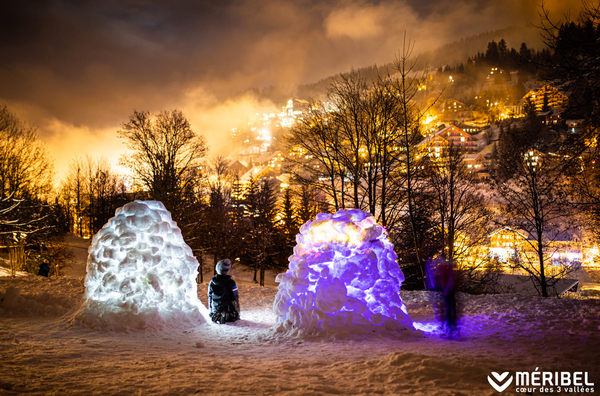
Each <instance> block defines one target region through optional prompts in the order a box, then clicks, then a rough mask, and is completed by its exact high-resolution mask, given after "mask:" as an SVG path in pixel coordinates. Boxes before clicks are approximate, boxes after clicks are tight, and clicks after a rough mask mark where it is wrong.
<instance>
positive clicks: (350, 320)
mask: <svg viewBox="0 0 600 396" xmlns="http://www.w3.org/2000/svg"><path fill="white" fill-rule="evenodd" d="M296 242H297V245H296V247H295V248H294V254H293V255H292V256H290V258H289V268H288V271H287V272H286V273H284V274H279V275H278V276H277V278H276V279H275V280H276V281H277V282H278V283H279V290H278V293H277V296H276V297H275V303H274V306H273V310H274V312H275V315H277V330H278V331H280V332H288V333H290V334H315V335H316V334H320V333H323V332H325V333H330V334H333V335H339V334H342V333H344V334H346V333H351V334H359V335H362V334H365V333H366V332H372V331H374V332H381V331H383V332H390V331H396V332H399V331H402V330H413V329H414V327H413V325H412V320H411V319H410V317H409V316H408V315H407V313H406V307H405V306H404V304H403V303H402V299H401V298H400V287H401V285H402V282H403V281H404V274H402V271H401V270H400V267H399V266H398V263H397V262H396V258H397V255H396V253H395V252H394V246H393V245H392V243H391V242H390V241H389V239H388V236H387V232H386V231H385V228H383V227H381V226H380V225H378V224H376V221H375V218H374V217H373V216H372V215H370V214H369V213H365V212H363V211H360V210H357V209H351V210H345V209H342V210H340V211H338V212H337V213H336V214H334V215H331V214H327V213H320V214H318V215H317V217H316V219H315V220H314V221H312V222H311V221H309V222H307V223H306V224H304V225H303V226H302V227H301V228H300V233H299V234H298V235H297V236H296Z"/></svg>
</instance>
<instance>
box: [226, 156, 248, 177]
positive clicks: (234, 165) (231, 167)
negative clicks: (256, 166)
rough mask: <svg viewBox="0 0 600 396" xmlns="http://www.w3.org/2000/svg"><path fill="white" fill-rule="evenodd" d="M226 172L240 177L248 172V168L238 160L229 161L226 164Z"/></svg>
mask: <svg viewBox="0 0 600 396" xmlns="http://www.w3.org/2000/svg"><path fill="white" fill-rule="evenodd" d="M227 171H228V172H229V173H231V174H232V175H234V176H237V177H240V176H241V175H243V174H244V173H246V172H248V168H247V167H246V166H245V165H244V164H242V163H241V162H240V161H238V160H230V161H228V163H227Z"/></svg>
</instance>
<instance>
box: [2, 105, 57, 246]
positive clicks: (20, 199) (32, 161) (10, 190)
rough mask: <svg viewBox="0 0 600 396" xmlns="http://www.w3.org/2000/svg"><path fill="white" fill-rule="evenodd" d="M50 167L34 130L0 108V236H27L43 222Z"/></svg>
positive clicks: (45, 223)
mask: <svg viewBox="0 0 600 396" xmlns="http://www.w3.org/2000/svg"><path fill="white" fill-rule="evenodd" d="M52 176H53V164H52V160H51V159H50V156H49V155H48V151H47V149H46V147H45V146H44V145H43V143H42V142H41V141H40V140H39V138H38V135H37V133H36V129H35V128H34V127H33V126H31V125H28V124H26V123H24V122H22V121H19V119H18V118H17V117H16V116H15V115H14V114H13V113H11V112H10V111H9V110H8V108H7V107H6V106H0V234H4V235H10V236H11V237H12V236H13V235H12V234H15V233H16V234H18V235H23V236H25V235H31V234H34V233H39V232H40V231H43V230H47V229H50V228H52V227H53V225H52V224H51V223H49V222H48V221H47V220H50V219H49V218H48V216H49V213H48V208H49V205H48V204H47V199H48V196H49V194H50V193H51V191H52Z"/></svg>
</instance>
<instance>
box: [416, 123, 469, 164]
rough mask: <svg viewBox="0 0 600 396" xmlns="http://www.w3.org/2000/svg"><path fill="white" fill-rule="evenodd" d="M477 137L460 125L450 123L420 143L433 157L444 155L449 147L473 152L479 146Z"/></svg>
mask: <svg viewBox="0 0 600 396" xmlns="http://www.w3.org/2000/svg"><path fill="white" fill-rule="evenodd" d="M477 144H478V143H477V139H475V138H474V137H473V136H471V135H469V134H468V133H466V132H465V131H463V130H462V129H460V128H459V127H456V126H454V125H450V126H449V127H446V128H443V129H440V130H439V131H437V132H435V133H434V134H432V135H431V136H429V137H427V138H425V139H424V140H423V141H422V142H421V143H419V144H418V147H420V148H421V149H422V150H424V151H425V152H426V154H427V155H429V156H430V157H432V158H438V157H441V156H443V155H444V154H445V153H446V150H448V147H450V145H452V146H453V147H458V148H459V149H460V151H461V152H462V153H473V152H474V151H475V150H476V148H477Z"/></svg>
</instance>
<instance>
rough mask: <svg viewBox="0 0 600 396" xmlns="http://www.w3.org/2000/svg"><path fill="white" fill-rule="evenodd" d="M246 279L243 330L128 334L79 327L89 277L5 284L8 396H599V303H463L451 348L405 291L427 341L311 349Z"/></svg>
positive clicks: (492, 298) (1, 355) (0, 374)
mask: <svg viewBox="0 0 600 396" xmlns="http://www.w3.org/2000/svg"><path fill="white" fill-rule="evenodd" d="M241 275H242V274H241V273H239V276H238V277H237V279H238V284H239V289H240V296H241V306H242V320H240V321H239V322H236V323H234V324H228V325H214V324H209V325H201V326H197V327H193V326H188V327H184V328H181V329H178V330H168V331H167V330H165V331H164V332H158V331H155V330H154V331H135V332H129V333H116V332H105V331H97V330H91V329H87V328H81V327H75V326H70V325H69V320H68V318H69V315H70V312H73V311H71V310H72V309H73V308H75V307H76V306H77V305H78V304H79V302H80V301H81V299H82V296H83V293H84V286H83V279H82V278H42V277H38V276H20V277H16V278H10V277H0V300H3V301H2V303H1V305H2V307H3V308H1V309H0V395H13V394H14V395H16V394H34V395H52V394H56V395H64V394H78V395H80V394H81V395H84V394H85V395H145V394H173V395H178V394H196V393H199V394H201V393H204V394H218V395H222V394H252V395H254V394H278V395H279V394H283V395H285V394H289V395H323V394H344V395H346V394H352V395H354V394H362V395H372V394H390V395H401V394H410V395H495V394H498V392H496V391H495V390H494V389H492V387H491V386H490V385H489V384H488V380H487V376H488V375H490V373H491V372H492V371H495V372H498V373H503V372H506V371H509V372H511V373H513V372H514V371H534V370H535V369H536V368H539V370H540V371H570V372H573V371H584V372H588V373H589V379H590V381H591V382H594V383H595V387H594V388H595V392H596V393H600V392H599V391H598V388H600V300H595V299H589V300H572V299H560V300H559V299H542V298H531V297H521V296H515V295H487V296H467V295H460V296H459V303H460V308H461V313H462V315H461V326H460V337H458V338H457V339H448V338H446V337H445V336H444V335H443V334H442V333H441V332H440V331H439V330H436V329H438V325H437V324H436V322H435V315H434V311H433V310H432V307H431V303H430V295H429V293H428V292H405V291H403V292H402V298H403V301H404V303H405V304H406V305H407V308H408V312H409V314H410V315H411V317H412V318H413V320H414V321H415V323H416V326H417V327H418V328H421V329H424V330H425V331H424V332H423V333H422V334H417V335H415V336H413V337H405V338H402V339H397V338H392V337H386V336H385V335H383V336H382V335H381V334H379V335H374V334H373V335H365V336H360V337H358V338H357V336H353V337H352V338H349V339H335V338H327V337H320V338H313V339H302V338H295V337H290V336H286V335H282V334H279V333H276V332H275V331H274V330H273V328H272V326H273V325H274V324H275V322H276V317H275V314H274V313H273V310H272V304H273V300H274V297H275V295H276V293H277V289H276V287H275V286H273V285H272V279H270V281H269V285H268V286H267V287H264V288H261V287H258V286H256V285H254V284H252V283H251V282H250V281H248V280H246V279H247V277H246V276H241ZM246 275H247V274H246ZM207 281H208V279H206V278H205V282H207ZM205 289H206V284H205V285H199V296H200V299H201V300H202V301H203V303H204V304H205V305H206V296H205ZM17 291H18V292H17ZM515 391H516V389H515V387H514V386H511V387H509V388H508V389H507V390H506V391H504V392H503V394H515ZM554 393H556V390H555V391H554ZM587 394H589V393H587Z"/></svg>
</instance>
